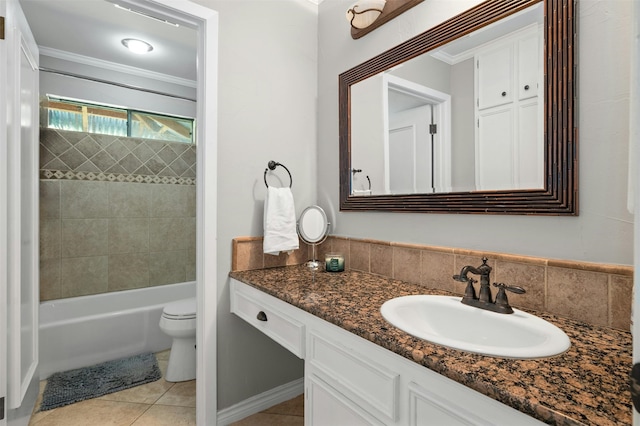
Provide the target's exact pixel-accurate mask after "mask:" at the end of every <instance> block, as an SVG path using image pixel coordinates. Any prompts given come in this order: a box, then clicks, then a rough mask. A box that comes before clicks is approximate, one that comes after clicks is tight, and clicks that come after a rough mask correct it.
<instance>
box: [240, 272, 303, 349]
mask: <svg viewBox="0 0 640 426" xmlns="http://www.w3.org/2000/svg"><path fill="white" fill-rule="evenodd" d="M269 299H273V300H269ZM279 303H284V302H281V301H279V300H278V299H275V298H272V297H271V296H269V295H266V294H265V293H262V292H260V291H258V290H256V289H254V288H252V287H250V286H247V285H246V284H242V283H240V282H238V281H235V280H233V279H232V280H231V312H232V313H234V314H236V315H237V316H239V317H240V318H242V319H243V320H245V321H246V322H248V323H249V324H251V325H252V326H254V327H255V328H257V329H258V330H260V331H262V332H263V333H264V334H266V335H267V336H269V337H270V338H272V339H273V340H275V341H276V342H278V343H279V344H280V345H282V346H284V347H285V348H286V349H288V350H289V351H291V352H292V353H293V354H294V355H296V356H297V357H298V358H304V350H305V344H304V342H305V340H304V336H305V328H304V324H302V323H300V322H299V321H296V320H294V319H293V318H291V317H290V316H288V315H287V314H285V313H284V312H282V309H280V308H279V307H278V306H277V305H278V304H279Z"/></svg>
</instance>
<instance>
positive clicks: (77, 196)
mask: <svg viewBox="0 0 640 426" xmlns="http://www.w3.org/2000/svg"><path fill="white" fill-rule="evenodd" d="M40 168H41V170H40V178H41V180H40V299H41V300H51V299H59V298H66V297H74V296H82V295H87V294H97V293H105V292H110V291H119V290H127V289H133V288H141V287H149V286H157V285H163V284H172V283H178V282H184V281H191V280H194V279H195V245H196V242H195V238H196V237H195V229H196V214H195V213H196V205H195V204H196V201H195V200H196V196H195V188H196V187H195V168H196V152H195V146H193V145H187V144H180V143H171V142H161V141H153V140H147V139H137V138H121V137H115V136H106V135H95V134H88V133H82V132H67V131H59V130H52V129H42V130H41V132H40Z"/></svg>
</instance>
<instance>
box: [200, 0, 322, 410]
mask: <svg viewBox="0 0 640 426" xmlns="http://www.w3.org/2000/svg"><path fill="white" fill-rule="evenodd" d="M197 2H198V3H200V4H202V5H205V6H207V7H209V8H211V9H214V10H216V11H218V12H219V19H220V37H219V60H218V63H219V74H218V75H219V82H218V87H219V101H218V104H219V116H218V125H219V128H218V259H217V260H214V259H212V261H217V262H218V290H219V297H218V300H219V302H218V329H217V334H218V336H217V339H218V409H219V410H220V409H224V408H227V407H229V406H231V405H233V404H235V403H238V402H240V401H242V400H244V399H246V398H248V397H250V396H253V395H256V394H258V393H261V392H264V391H267V390H270V389H272V388H274V387H276V386H278V385H281V384H284V383H288V382H290V381H293V380H295V379H298V378H300V377H302V375H303V363H302V361H301V360H299V359H298V358H296V357H295V356H294V355H292V354H291V353H289V352H288V351H286V350H285V349H283V348H282V347H281V346H279V345H278V344H276V343H274V342H273V341H271V340H270V339H269V338H267V337H265V336H264V335H263V334H262V333H260V332H259V331H257V330H255V329H254V328H253V327H251V326H249V325H248V324H246V323H245V322H244V321H242V320H241V319H239V318H237V317H236V316H234V315H232V314H230V313H229V279H228V275H227V274H228V273H229V270H230V267H231V240H232V239H233V238H234V237H237V236H259V235H262V234H263V226H262V219H263V205H264V197H265V193H266V188H265V185H264V181H263V173H264V169H265V168H266V167H267V163H268V162H269V160H275V161H278V162H280V163H282V164H284V165H285V166H287V168H288V169H289V170H290V171H291V175H292V176H293V187H292V191H293V196H294V199H295V203H296V212H297V215H299V214H300V213H301V212H302V210H303V209H304V208H305V207H306V206H308V205H310V204H314V203H315V200H316V193H315V182H316V153H315V146H316V115H317V106H316V94H317V86H316V85H317V61H318V53H317V42H318V36H317V6H316V5H314V4H313V3H311V2H308V1H306V0H273V1H264V0H234V1H228V0H197ZM276 172H277V173H278V175H279V176H281V177H282V178H283V179H282V180H283V181H286V184H288V180H289V178H288V176H287V174H286V172H285V171H284V170H282V169H281V168H278V169H276ZM269 183H270V184H273V185H274V186H275V185H277V179H276V178H275V177H270V178H269Z"/></svg>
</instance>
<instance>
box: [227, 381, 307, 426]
mask: <svg viewBox="0 0 640 426" xmlns="http://www.w3.org/2000/svg"><path fill="white" fill-rule="evenodd" d="M302 393H304V378H300V379H298V380H294V381H293V382H289V383H285V384H284V385H281V386H278V387H277V388H273V389H270V390H268V391H266V392H262V393H261V394H258V395H255V396H252V397H251V398H247V399H245V400H244V401H242V402H239V403H237V404H235V405H232V406H231V407H228V408H224V409H222V410H220V411H218V425H222V426H224V425H228V424H230V423H233V422H237V421H238V420H242V419H244V418H245V417H248V416H250V415H252V414H256V413H259V412H260V411H262V410H266V409H267V408H269V407H273V406H274V405H277V404H280V403H281V402H284V401H288V400H290V399H292V398H295V397H296V396H298V395H300V394H302Z"/></svg>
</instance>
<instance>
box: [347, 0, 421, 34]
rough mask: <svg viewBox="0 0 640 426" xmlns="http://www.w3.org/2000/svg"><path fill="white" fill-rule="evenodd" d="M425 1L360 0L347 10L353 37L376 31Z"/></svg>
mask: <svg viewBox="0 0 640 426" xmlns="http://www.w3.org/2000/svg"><path fill="white" fill-rule="evenodd" d="M423 1H424V0H359V1H358V2H357V3H356V4H354V5H353V6H351V8H350V9H349V10H347V21H349V23H350V24H351V37H352V38H354V39H356V38H360V37H362V36H363V35H365V34H368V33H370V32H371V31H373V30H375V29H376V28H378V27H379V26H381V25H382V24H384V23H385V22H388V21H390V20H391V19H393V18H395V17H396V16H398V15H400V14H401V13H403V12H406V11H407V10H409V9H411V8H412V7H413V6H415V5H416V4H418V3H422V2H423Z"/></svg>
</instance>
